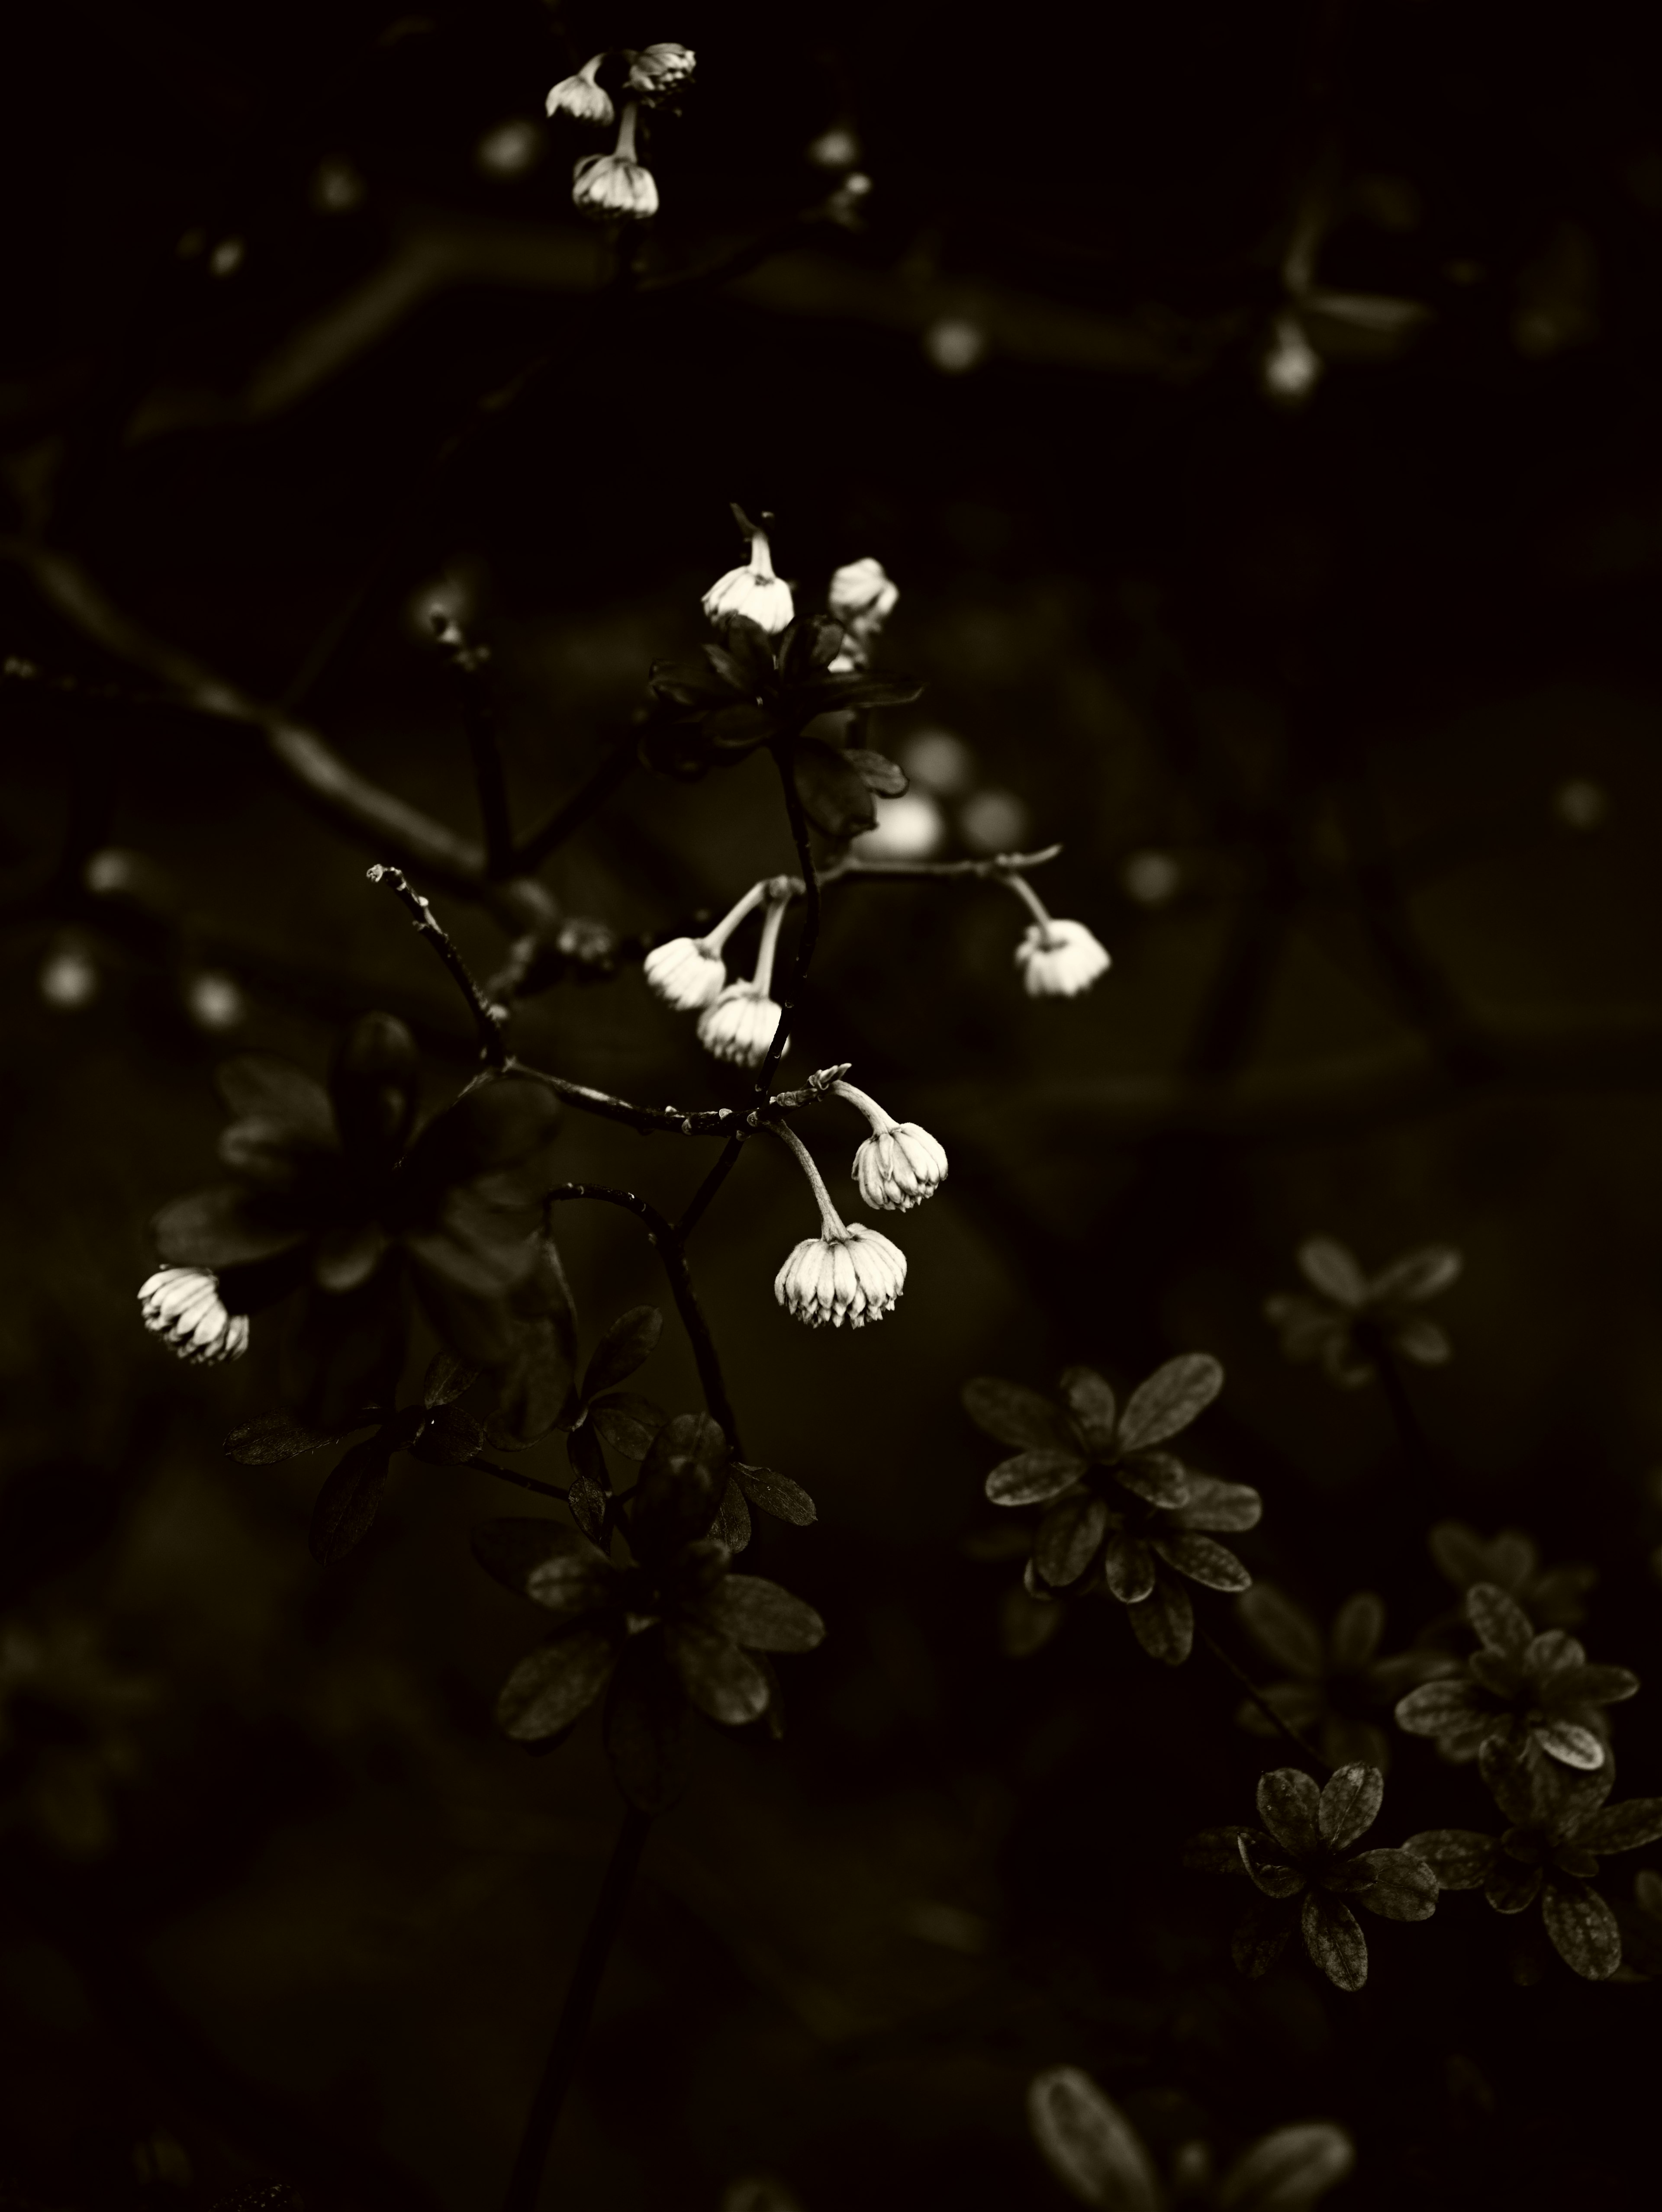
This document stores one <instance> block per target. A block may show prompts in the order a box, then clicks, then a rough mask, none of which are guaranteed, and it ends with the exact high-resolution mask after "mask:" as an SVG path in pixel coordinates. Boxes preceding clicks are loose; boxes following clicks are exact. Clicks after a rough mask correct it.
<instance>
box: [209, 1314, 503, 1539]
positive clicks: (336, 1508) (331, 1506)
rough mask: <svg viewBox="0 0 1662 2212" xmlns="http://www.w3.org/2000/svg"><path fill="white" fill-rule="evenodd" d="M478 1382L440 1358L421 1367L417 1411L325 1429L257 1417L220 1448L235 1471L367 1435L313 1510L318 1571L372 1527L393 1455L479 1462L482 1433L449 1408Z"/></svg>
mask: <svg viewBox="0 0 1662 2212" xmlns="http://www.w3.org/2000/svg"><path fill="white" fill-rule="evenodd" d="M477 1380H478V1371H477V1370H475V1369H473V1368H472V1367H465V1366H463V1364H461V1362H460V1360H458V1359H455V1358H453V1357H452V1356H451V1354H450V1353H448V1352H439V1353H437V1354H436V1355H435V1357H434V1358H432V1359H431V1360H430V1361H429V1363H428V1369H427V1374H426V1376H425V1378H424V1379H423V1385H422V1402H421V1403H420V1405H418V1406H404V1407H394V1408H393V1409H391V1410H390V1411H385V1412H383V1411H381V1410H380V1409H378V1408H376V1407H365V1408H364V1409H363V1410H362V1411H361V1412H359V1413H356V1414H352V1415H349V1416H348V1417H347V1419H344V1421H342V1422H340V1423H339V1424H338V1425H336V1426H335V1427H333V1428H332V1429H316V1428H312V1427H310V1426H308V1425H307V1424H306V1423H305V1422H303V1421H298V1420H296V1419H295V1418H294V1416H293V1415H292V1414H290V1413H263V1414H261V1415H260V1417H259V1419H257V1420H253V1421H247V1422H245V1423H244V1425H242V1427H240V1429H233V1430H232V1431H231V1433H230V1435H229V1436H228V1437H226V1439H225V1442H224V1443H223V1445H222V1447H221V1449H222V1450H223V1452H224V1454H225V1456H226V1458H227V1459H229V1460H234V1461H235V1462H236V1463H237V1465H238V1466H239V1467H276V1466H278V1465H280V1464H281V1463H282V1462H283V1461H285V1460H291V1459H300V1458H302V1457H303V1456H304V1455H306V1454H307V1453H308V1452H314V1451H322V1450H324V1449H326V1447H327V1446H329V1445H331V1444H338V1443H345V1442H346V1440H347V1438H348V1437H350V1436H353V1435H355V1434H356V1432H357V1431H359V1430H360V1429H368V1430H369V1431H371V1433H370V1434H369V1435H368V1436H367V1437H363V1438H362V1441H361V1442H360V1443H355V1444H354V1445H353V1446H352V1448H351V1449H350V1451H349V1452H347V1453H345V1454H344V1456H343V1457H342V1458H341V1460H340V1462H338V1465H337V1466H336V1468H334V1470H333V1472H332V1474H330V1476H329V1478H328V1480H327V1481H326V1482H325V1484H324V1486H323V1487H322V1489H321V1490H320V1491H319V1492H318V1494H317V1502H316V1504H314V1506H313V1509H312V1525H311V1528H310V1531H309V1534H308V1536H307V1542H308V1544H309V1546H310V1548H311V1553H312V1557H313V1558H314V1559H315V1560H316V1561H317V1563H318V1565H320V1566H324V1567H330V1566H333V1565H334V1564H335V1562H336V1561H337V1560H338V1559H344V1558H345V1556H346V1554H347V1553H349V1552H350V1551H351V1550H352V1549H353V1548H354V1547H355V1546H356V1545H358V1544H361V1543H362V1541H363V1539H364V1538H365V1537H366V1536H367V1535H368V1533H369V1531H370V1529H371V1528H373V1527H374V1522H375V1516H376V1515H377V1514H378V1513H379V1512H380V1509H381V1506H382V1505H383V1504H384V1503H385V1502H386V1498H387V1492H388V1491H389V1490H390V1489H391V1488H392V1484H393V1461H394V1459H396V1458H397V1457H398V1456H399V1454H400V1453H404V1452H407V1453H408V1454H409V1455H410V1457H411V1459H417V1460H423V1461H425V1462H427V1464H428V1465H429V1466H431V1467H466V1466H467V1465H469V1464H470V1463H471V1462H472V1461H473V1460H474V1459H476V1458H477V1457H478V1454H479V1453H480V1451H481V1450H483V1449H484V1444H485V1443H486V1440H487V1439H486V1432H485V1430H484V1426H483V1425H482V1424H481V1423H480V1422H478V1420H476V1419H474V1417H473V1415H472V1413H468V1412H467V1411H466V1408H465V1407H461V1406H459V1405H457V1404H456V1402H455V1401H456V1400H457V1399H458V1398H460V1396H461V1395H462V1394H463V1393H464V1391H466V1389H468V1388H469V1387H470V1386H471V1385H472V1383H475V1382H476V1381H477Z"/></svg>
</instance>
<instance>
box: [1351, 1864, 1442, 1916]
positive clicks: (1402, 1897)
mask: <svg viewBox="0 0 1662 2212" xmlns="http://www.w3.org/2000/svg"><path fill="white" fill-rule="evenodd" d="M1350 1865H1351V1868H1352V1869H1355V1870H1356V1871H1358V1872H1366V1873H1368V1874H1371V1875H1373V1883H1372V1886H1371V1887H1368V1888H1367V1889H1364V1890H1361V1891H1360V1892H1359V1893H1357V1898H1356V1902H1357V1903H1358V1904H1359V1905H1361V1906H1363V1907H1364V1908H1365V1910H1366V1911H1369V1912H1377V1913H1378V1914H1379V1917H1380V1918H1381V1919H1382V1920H1429V1919H1430V1917H1431V1916H1432V1914H1433V1913H1434V1911H1436V1910H1437V1891H1438V1887H1439V1884H1438V1880H1437V1875H1436V1873H1435V1871H1434V1869H1432V1868H1431V1867H1429V1866H1428V1865H1427V1864H1426V1863H1425V1862H1424V1860H1422V1859H1419V1858H1416V1857H1415V1856H1414V1855H1413V1854H1412V1853H1411V1852H1409V1851H1405V1850H1400V1851H1399V1850H1379V1851H1362V1852H1361V1853H1359V1854H1358V1856H1357V1857H1355V1858H1354V1859H1352V1860H1351V1862H1350Z"/></svg>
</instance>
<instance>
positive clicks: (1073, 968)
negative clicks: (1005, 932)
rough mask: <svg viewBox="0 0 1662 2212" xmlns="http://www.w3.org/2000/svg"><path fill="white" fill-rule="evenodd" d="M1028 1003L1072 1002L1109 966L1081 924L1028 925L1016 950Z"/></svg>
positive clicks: (1107, 960)
mask: <svg viewBox="0 0 1662 2212" xmlns="http://www.w3.org/2000/svg"><path fill="white" fill-rule="evenodd" d="M1015 957H1016V965H1017V967H1018V968H1020V970H1021V980H1022V981H1023V982H1024V983H1025V984H1026V987H1027V995H1028V997H1029V998H1030V999H1072V998H1076V997H1077V996H1078V995H1079V994H1080V993H1081V991H1088V990H1089V989H1090V987H1091V986H1092V984H1093V983H1094V982H1095V981H1096V980H1097V978H1098V976H1099V975H1105V974H1106V973H1107V970H1108V969H1109V968H1110V966H1111V964H1112V963H1111V961H1110V959H1109V957H1108V953H1107V951H1106V948H1105V946H1103V945H1099V943H1098V941H1097V939H1095V938H1094V937H1093V935H1092V934H1091V933H1090V931H1089V930H1088V929H1087V927H1085V924H1084V923H1083V922H1082V921H1035V922H1030V923H1029V924H1028V926H1027V927H1026V930H1024V931H1023V933H1022V938H1021V942H1020V945H1017V947H1016V950H1015Z"/></svg>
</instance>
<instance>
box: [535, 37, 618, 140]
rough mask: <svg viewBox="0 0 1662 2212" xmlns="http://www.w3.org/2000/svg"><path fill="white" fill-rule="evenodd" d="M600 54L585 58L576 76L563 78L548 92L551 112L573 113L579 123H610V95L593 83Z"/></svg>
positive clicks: (611, 109)
mask: <svg viewBox="0 0 1662 2212" xmlns="http://www.w3.org/2000/svg"><path fill="white" fill-rule="evenodd" d="M605 59H606V56H605V55H604V54H603V53H600V54H596V55H594V57H593V58H592V59H591V60H588V61H586V62H585V63H584V64H583V65H582V67H581V69H580V70H578V72H577V74H576V76H567V77H562V78H561V80H560V82H558V84H557V85H556V86H555V87H554V88H553V90H552V91H551V93H550V94H549V95H548V102H547V106H548V112H549V113H550V114H551V115H572V116H575V118H576V119H577V121H578V122H579V123H610V122H611V120H612V115H613V113H614V112H615V111H614V109H613V107H612V101H611V99H610V97H609V96H608V95H607V94H606V92H605V91H604V90H603V89H602V88H601V87H600V85H598V84H597V83H596V82H595V78H596V76H598V74H599V72H600V64H601V63H602V62H603V61H604V60H605Z"/></svg>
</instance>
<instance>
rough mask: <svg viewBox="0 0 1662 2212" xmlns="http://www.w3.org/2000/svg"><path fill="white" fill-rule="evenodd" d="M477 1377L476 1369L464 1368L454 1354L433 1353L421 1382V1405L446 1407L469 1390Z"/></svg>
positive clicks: (477, 1371) (476, 1380)
mask: <svg viewBox="0 0 1662 2212" xmlns="http://www.w3.org/2000/svg"><path fill="white" fill-rule="evenodd" d="M478 1377H479V1370H478V1368H477V1367H467V1366H464V1364H462V1362H461V1361H460V1359H458V1358H456V1356H455V1354H454V1352H435V1353H434V1354H433V1357H432V1358H430V1359H429V1361H428V1363H427V1374H426V1376H425V1377H424V1379H423V1383H422V1387H421V1395H422V1403H423V1405H424V1406H447V1405H449V1404H450V1403H451V1402H452V1401H453V1400H454V1399H457V1398H460V1396H461V1395H462V1394H463V1392H464V1391H466V1390H471V1389H472V1387H473V1385H474V1383H477V1382H478Z"/></svg>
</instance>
